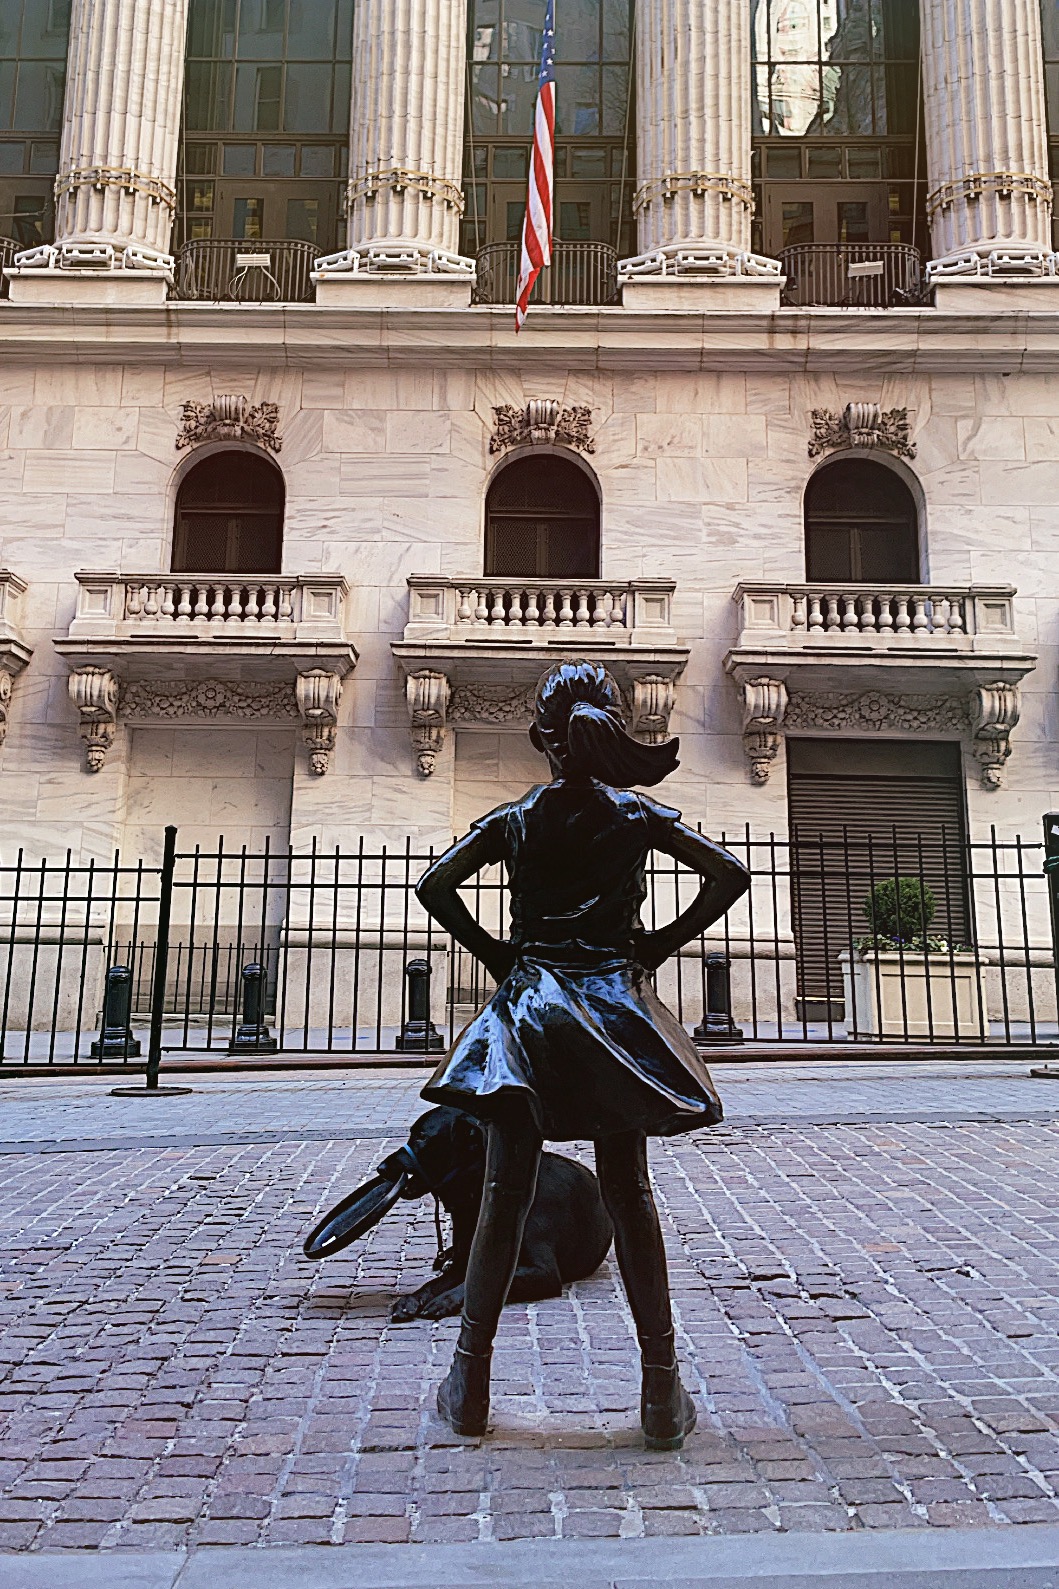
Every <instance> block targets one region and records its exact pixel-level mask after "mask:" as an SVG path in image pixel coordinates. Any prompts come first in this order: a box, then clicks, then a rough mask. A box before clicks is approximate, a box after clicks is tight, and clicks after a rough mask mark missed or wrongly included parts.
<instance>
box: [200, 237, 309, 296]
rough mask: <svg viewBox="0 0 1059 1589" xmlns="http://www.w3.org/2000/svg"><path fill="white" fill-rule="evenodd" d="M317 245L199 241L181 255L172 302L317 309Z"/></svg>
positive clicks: (284, 241)
mask: <svg viewBox="0 0 1059 1589" xmlns="http://www.w3.org/2000/svg"><path fill="white" fill-rule="evenodd" d="M319 254H320V250H319V249H318V248H317V246H316V244H315V243H300V242H295V241H292V240H291V239H289V238H285V239H282V240H279V241H271V240H268V241H267V240H265V239H258V238H255V239H244V238H232V237H209V238H199V239H196V240H195V241H193V242H190V243H185V244H184V246H183V248H181V250H180V252H179V253H178V254H177V260H176V270H175V272H174V278H175V279H174V286H173V293H172V296H173V297H174V298H181V299H183V300H184V301H185V302H189V303H312V301H313V299H314V297H315V288H314V286H313V281H312V272H313V267H314V265H315V262H316V260H317V259H318V257H319Z"/></svg>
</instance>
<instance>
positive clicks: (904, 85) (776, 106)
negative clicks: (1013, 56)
mask: <svg viewBox="0 0 1059 1589" xmlns="http://www.w3.org/2000/svg"><path fill="white" fill-rule="evenodd" d="M749 3H750V16H751V49H752V66H751V99H752V126H753V135H754V153H755V182H756V191H755V198H756V214H755V229H754V239H755V246H756V247H758V248H762V249H763V250H765V251H766V252H775V251H776V250H777V249H779V248H782V247H784V246H788V245H789V244H790V243H793V242H794V241H801V242H809V241H812V242H816V243H841V242H847V243H853V242H859V241H863V242H873V243H875V242H890V243H899V242H903V243H913V242H916V241H920V242H921V241H922V240H923V238H924V237H925V223H924V219H923V215H922V207H923V196H924V189H925V162H924V161H923V160H922V158H921V159H920V161H919V163H918V166H917V161H916V137H917V131H918V130H919V129H920V128H921V118H919V117H918V115H917V106H918V103H919V98H920V84H919V71H918V52H919V27H918V24H919V9H918V3H917V0H749ZM1049 3H1051V4H1052V5H1053V6H1054V5H1055V4H1056V0H1049ZM921 154H922V151H921ZM895 178H899V179H901V180H900V183H899V185H896V186H895V185H894V183H893V179H895ZM791 184H798V185H799V187H800V188H801V192H799V191H798V189H797V188H794V189H792V187H791ZM810 184H820V186H819V187H817V188H816V190H815V191H814V192H813V193H812V195H810V192H809V186H810ZM854 185H856V188H855V190H854V191H850V188H852V187H854ZM843 186H844V187H845V188H846V192H845V193H843V191H842V187H843ZM797 204H804V205H808V206H809V209H810V211H811V215H810V214H809V212H806V214H805V215H803V216H802V218H801V219H800V220H798V221H797V222H795V221H794V220H792V219H791V218H790V217H788V215H787V209H788V206H795V205H797ZM857 206H860V208H859V209H858V208H857ZM795 233H797V236H795V235H794V234H795ZM810 234H811V235H810ZM917 234H918V235H917Z"/></svg>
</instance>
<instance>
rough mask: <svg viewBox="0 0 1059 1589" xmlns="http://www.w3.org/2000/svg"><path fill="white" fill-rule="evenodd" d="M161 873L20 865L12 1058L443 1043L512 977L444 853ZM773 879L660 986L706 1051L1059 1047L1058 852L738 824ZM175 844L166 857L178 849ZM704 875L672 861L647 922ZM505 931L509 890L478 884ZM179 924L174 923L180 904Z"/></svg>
mask: <svg viewBox="0 0 1059 1589" xmlns="http://www.w3.org/2000/svg"><path fill="white" fill-rule="evenodd" d="M167 833H170V834H172V835H173V836H172V839H171V841H170V843H171V846H172V855H171V860H170V862H169V864H168V865H167V864H166V859H165V857H164V856H163V859H162V860H160V861H158V862H157V863H152V864H148V863H146V862H144V861H140V860H138V861H136V862H135V863H131V864H130V863H127V862H124V861H122V860H121V859H120V857H116V858H114V859H113V860H112V861H111V862H109V863H106V864H103V863H100V862H97V861H92V860H89V861H87V862H75V861H74V860H73V859H72V858H71V857H70V856H67V857H66V859H65V860H63V861H61V862H59V863H58V864H57V863H55V862H54V861H50V860H46V859H44V860H34V859H31V858H29V857H27V856H26V855H24V854H20V855H19V856H18V858H17V860H16V861H15V862H14V863H12V864H8V865H5V866H2V867H0V1057H2V1063H3V1066H4V1068H5V1069H6V1070H8V1071H10V1070H11V1069H12V1068H22V1069H25V1068H27V1067H29V1068H36V1067H38V1066H49V1065H67V1064H76V1065H95V1064H101V1063H103V1062H107V1063H115V1062H117V1063H122V1062H125V1063H128V1064H135V1065H140V1064H142V1063H144V1062H145V1059H144V1055H143V1054H141V1052H140V1050H141V1049H144V1050H146V1060H147V1061H151V1062H153V1064H154V1066H155V1068H156V1069H157V1066H158V1065H159V1064H164V1059H165V1055H166V1054H167V1053H168V1054H170V1055H173V1054H177V1053H183V1054H186V1055H191V1056H194V1055H198V1056H199V1057H200V1058H202V1059H205V1058H207V1057H208V1056H209V1055H211V1054H212V1055H217V1054H219V1053H226V1054H232V1055H237V1056H244V1057H245V1056H254V1055H257V1054H271V1053H275V1052H276V1051H278V1052H279V1053H280V1054H281V1055H284V1054H286V1055H289V1056H295V1055H299V1054H301V1055H310V1054H325V1053H326V1054H339V1055H342V1054H345V1055H357V1054H379V1053H387V1052H388V1053H390V1054H395V1053H403V1054H407V1053H408V1052H410V1051H412V1052H414V1051H416V1049H417V1048H418V1049H420V1050H421V1051H422V1050H423V1049H426V1050H427V1051H428V1052H430V1051H434V1050H435V1049H436V1048H437V1047H438V1046H439V1045H440V1044H441V1043H447V1042H449V1041H451V1039H452V1037H453V1035H454V1034H455V1032H457V1031H458V1030H459V1029H460V1027H461V1026H462V1025H463V1024H464V1022H465V1021H466V1020H468V1019H469V1018H470V1017H471V1015H472V1014H473V1013H474V1011H475V1010H476V1009H477V1008H478V1007H479V1005H480V1004H481V1002H482V1001H483V1000H484V999H485V998H486V997H488V995H489V993H490V991H491V989H492V983H491V982H490V980H489V978H488V976H487V974H486V973H485V971H484V970H483V969H482V967H481V966H480V965H479V964H478V962H477V961H475V960H474V959H472V958H471V957H470V956H469V955H468V954H466V952H465V951H463V950H462V949H461V948H460V947H459V946H458V945H456V944H454V943H453V942H452V941H451V939H449V938H448V936H447V935H445V934H444V933H442V932H441V931H440V930H439V929H438V928H437V926H436V925H435V924H434V923H433V922H432V921H431V920H430V918H429V917H428V916H427V915H426V913H425V912H424V911H423V909H422V907H421V906H420V905H419V903H418V901H417V900H416V898H415V893H414V886H415V883H416V881H417V879H418V878H419V876H420V875H421V874H422V872H423V871H424V870H425V868H426V866H427V865H428V864H429V862H430V860H431V858H432V852H430V851H426V850H423V849H421V848H418V847H416V846H414V845H413V844H412V842H411V840H408V841H407V842H406V843H405V844H404V845H403V846H399V847H387V846H380V847H377V848H376V847H371V846H368V845H366V844H365V843H364V842H363V841H361V842H360V843H359V844H357V845H356V846H354V847H352V848H349V849H334V850H325V849H323V848H321V847H319V846H314V847H312V848H310V849H309V850H308V851H305V852H301V851H299V852H295V851H293V850H284V851H282V852H279V851H273V850H269V849H267V848H266V849H264V850H262V851H260V852H255V853H250V852H248V851H247V850H245V849H239V850H232V849H228V848H227V847H226V846H225V845H224V844H223V843H221V844H218V846H217V848H216V849H215V850H210V851H206V850H203V849H200V848H196V849H194V850H192V851H181V850H180V849H179V848H178V847H177V845H176V835H175V830H167ZM721 839H722V842H724V843H725V844H726V845H727V846H728V847H729V848H730V849H731V850H732V851H733V852H734V853H735V854H736V855H738V856H739V857H740V858H741V859H742V860H744V861H745V862H746V864H747V865H748V867H749V868H750V871H751V875H752V885H751V888H750V890H749V892H748V893H747V895H746V896H745V897H744V899H743V900H741V901H740V902H739V904H737V905H736V906H735V907H733V909H732V910H731V911H730V912H729V914H728V916H727V917H726V918H725V920H724V921H722V922H720V923H718V924H717V926H716V927H715V928H714V929H713V930H712V931H711V932H710V933H709V934H708V935H707V936H706V937H705V938H703V939H701V940H699V941H698V942H696V943H693V944H691V945H689V946H688V947H687V948H686V949H685V950H684V952H683V953H682V954H681V955H680V956H679V957H677V958H675V959H673V960H671V961H669V962H668V963H667V964H666V965H665V966H663V967H662V968H661V970H660V971H659V973H658V976H657V985H658V989H659V992H660V994H661V996H662V997H663V998H664V999H665V1000H666V1002H667V1003H668V1004H669V1005H670V1007H671V1008H672V1009H673V1010H674V1012H675V1013H676V1014H677V1016H678V1018H679V1019H680V1020H681V1021H682V1022H684V1023H685V1025H687V1027H688V1028H689V1030H692V1031H694V1032H696V1033H697V1034H698V1035H699V1037H700V1038H701V1039H702V1040H703V1041H705V1042H714V1041H727V1042H733V1041H739V1040H740V1039H742V1040H745V1041H747V1042H756V1043H759V1044H761V1043H767V1044H770V1045H786V1046H788V1047H789V1049H790V1050H792V1051H794V1050H797V1048H798V1046H799V1045H803V1046H804V1045H805V1044H806V1043H816V1044H831V1043H834V1044H846V1043H848V1042H849V1041H850V1040H851V1039H853V1040H857V1041H861V1042H867V1043H872V1044H880V1045H881V1044H886V1043H892V1044H897V1045H905V1046H907V1045H909V1044H915V1045H919V1044H927V1045H935V1046H936V1045H939V1044H940V1045H946V1046H947V1045H950V1044H959V1045H972V1046H975V1045H976V1046H978V1047H979V1048H981V1047H982V1046H984V1045H997V1046H998V1047H1008V1048H1011V1047H1012V1046H1014V1045H1024V1044H1041V1043H1049V1042H1055V1041H1056V1040H1057V1039H1059V1022H1057V1001H1056V957H1055V950H1054V945H1053V936H1052V926H1051V919H1050V911H1049V892H1048V890H1049V883H1048V880H1047V878H1046V877H1045V875H1044V871H1043V860H1044V846H1043V845H1042V844H1041V843H1039V842H1036V841H1033V840H1027V839H1023V838H1019V837H1015V838H1010V839H1002V838H1000V837H998V836H997V835H996V834H995V833H994V834H991V836H990V838H989V839H987V840H981V841H976V842H973V843H967V842H966V841H964V840H963V839H962V838H961V837H959V836H958V835H947V834H945V833H944V832H943V833H942V835H941V837H940V838H937V837H934V838H931V839H930V841H929V842H928V841H927V840H924V839H920V840H919V841H918V842H917V843H910V842H909V840H908V839H907V837H903V838H900V839H899V838H898V836H897V834H896V832H895V833H894V835H893V836H892V838H889V839H888V838H887V837H886V836H885V834H883V835H880V836H877V837H867V838H865V837H863V836H858V837H854V836H852V835H850V834H849V833H845V832H843V833H840V834H834V833H833V834H830V835H824V834H821V833H818V832H814V833H807V832H802V831H799V832H797V833H795V834H794V835H793V836H792V837H790V838H787V837H776V836H775V835H772V834H769V835H767V836H764V837H762V836H755V835H753V834H752V833H751V832H750V831H749V830H745V831H744V832H742V833H740V834H738V835H732V834H727V835H722V836H721ZM166 853H168V852H166ZM696 887H697V880H696V879H695V877H694V876H693V875H692V874H690V873H688V872H687V871H685V870H684V869H683V868H682V867H680V866H677V865H676V864H675V863H674V862H672V861H671V860H670V859H668V858H667V857H665V856H662V855H655V856H653V857H652V860H651V864H650V866H649V869H648V875H647V899H646V902H645V905H644V911H643V919H644V922H645V925H647V926H657V925H661V924H662V923H663V922H665V921H667V920H670V919H671V918H672V917H673V916H674V915H675V914H676V913H677V912H678V911H680V910H682V909H683V908H684V907H685V906H686V905H687V904H688V903H689V901H690V899H691V897H692V895H693V893H694V891H695V889H696ZM464 892H465V898H466V900H467V903H468V905H469V907H470V909H471V911H472V914H473V915H474V916H475V917H476V919H478V920H479V921H481V922H483V923H484V924H485V925H486V926H488V927H489V928H490V929H491V930H493V931H496V932H499V933H502V932H504V931H505V928H506V922H507V903H508V901H507V884H506V881H505V878H504V876H503V874H502V872H501V871H500V870H499V869H494V870H492V871H490V872H485V873H482V874H480V875H479V877H478V878H476V879H475V880H474V881H473V882H472V883H471V884H469V885H468V886H467V888H466V890H465V891H464ZM167 914H168V925H167V924H166V917H167Z"/></svg>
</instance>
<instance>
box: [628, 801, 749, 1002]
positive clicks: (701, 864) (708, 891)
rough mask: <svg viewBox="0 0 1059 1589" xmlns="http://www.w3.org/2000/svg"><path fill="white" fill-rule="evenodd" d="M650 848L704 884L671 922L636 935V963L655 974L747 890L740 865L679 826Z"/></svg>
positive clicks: (747, 886) (676, 824)
mask: <svg viewBox="0 0 1059 1589" xmlns="http://www.w3.org/2000/svg"><path fill="white" fill-rule="evenodd" d="M654 844H655V848H656V849H660V850H664V851H665V853H666V854H667V855H671V856H673V858H674V860H677V861H680V862H681V863H682V864H683V865H684V866H688V867H690V868H691V870H692V871H694V872H698V873H699V875H700V877H702V878H703V879H704V881H703V884H702V887H701V888H700V889H699V891H698V893H697V894H696V895H695V898H694V899H693V900H692V902H691V904H690V905H689V906H688V908H687V910H682V911H681V913H680V915H679V916H678V917H677V918H676V920H675V921H671V922H670V923H669V924H668V925H667V926H665V927H660V928H658V930H657V931H656V932H641V933H639V934H638V935H637V938H636V943H635V954H636V959H637V961H638V962H639V964H640V965H642V966H643V968H644V970H645V971H656V970H657V969H658V967H659V966H660V965H661V964H662V962H663V961H665V960H668V959H669V957H670V955H674V954H676V953H677V951H678V950H679V949H681V948H682V947H683V945H684V944H686V943H690V942H691V940H692V939H693V938H698V937H699V935H700V934H701V933H704V932H705V931H706V929H707V928H708V927H712V926H713V924H714V922H715V921H719V920H720V918H721V917H722V916H723V915H724V913H725V911H726V910H730V909H731V907H732V906H733V905H734V904H735V902H736V900H737V899H740V898H741V897H742V896H743V894H745V893H746V891H747V889H748V888H749V887H750V873H749V872H748V871H747V869H746V867H745V866H744V865H743V863H742V861H737V860H736V858H735V856H734V855H729V853H728V851H727V850H722V848H721V846H720V845H719V844H714V843H712V842H711V840H709V839H706V838H703V836H702V834H701V833H696V832H694V831H693V829H691V828H686V827H685V826H684V824H683V823H682V822H675V823H673V824H672V826H670V827H669V828H667V829H666V830H665V831H664V832H662V833H659V834H658V835H657V836H656V837H655V840H654Z"/></svg>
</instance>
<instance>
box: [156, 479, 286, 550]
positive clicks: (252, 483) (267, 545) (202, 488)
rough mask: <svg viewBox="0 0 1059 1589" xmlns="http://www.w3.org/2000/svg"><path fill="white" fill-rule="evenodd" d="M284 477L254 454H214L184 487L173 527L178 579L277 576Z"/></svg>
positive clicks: (281, 543) (182, 487)
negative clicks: (209, 575)
mask: <svg viewBox="0 0 1059 1589" xmlns="http://www.w3.org/2000/svg"><path fill="white" fill-rule="evenodd" d="M283 495H284V493H283V476H282V475H281V474H280V472H279V470H278V469H277V468H276V466H275V464H272V463H269V461H268V459H267V458H262V457H260V456H259V455H258V454H257V453H253V452H238V451H234V450H233V451H230V452H215V453H213V454H212V455H211V456H210V457H209V458H204V459H203V460H202V462H201V463H197V464H195V466H194V468H192V469H191V470H190V471H189V472H188V474H186V475H185V477H184V479H183V481H182V482H181V486H180V490H179V492H178V494H177V505H176V523H175V525H174V527H173V572H174V573H175V574H278V573H280V572H281V570H282V561H283Z"/></svg>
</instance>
